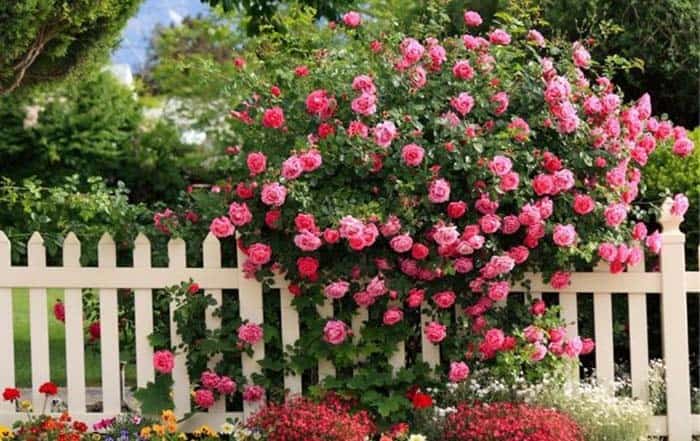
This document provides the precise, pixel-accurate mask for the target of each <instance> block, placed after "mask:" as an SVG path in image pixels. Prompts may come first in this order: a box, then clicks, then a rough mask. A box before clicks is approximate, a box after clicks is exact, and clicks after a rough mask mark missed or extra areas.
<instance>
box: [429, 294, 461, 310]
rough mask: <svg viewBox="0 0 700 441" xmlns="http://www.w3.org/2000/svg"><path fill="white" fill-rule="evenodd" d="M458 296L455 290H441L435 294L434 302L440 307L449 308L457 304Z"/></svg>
mask: <svg viewBox="0 0 700 441" xmlns="http://www.w3.org/2000/svg"><path fill="white" fill-rule="evenodd" d="M456 298H457V296H456V295H455V293H454V291H441V292H438V293H435V294H434V295H433V302H434V303H435V304H436V305H437V307H438V308H440V309H447V308H450V307H452V305H454V304H455V299H456Z"/></svg>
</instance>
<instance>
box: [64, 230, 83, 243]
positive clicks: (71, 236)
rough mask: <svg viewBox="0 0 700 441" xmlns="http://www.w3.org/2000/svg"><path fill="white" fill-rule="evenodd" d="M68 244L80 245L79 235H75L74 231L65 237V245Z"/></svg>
mask: <svg viewBox="0 0 700 441" xmlns="http://www.w3.org/2000/svg"><path fill="white" fill-rule="evenodd" d="M66 245H80V240H79V239H78V236H76V235H75V233H73V232H72V231H71V232H69V233H68V234H66V238H65V239H63V246H66Z"/></svg>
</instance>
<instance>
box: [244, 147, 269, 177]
mask: <svg viewBox="0 0 700 441" xmlns="http://www.w3.org/2000/svg"><path fill="white" fill-rule="evenodd" d="M246 165H248V170H250V175H251V176H255V175H259V174H260V173H262V172H264V171H265V168H266V167H267V156H265V154H263V153H261V152H253V153H249V154H248V158H247V159H246Z"/></svg>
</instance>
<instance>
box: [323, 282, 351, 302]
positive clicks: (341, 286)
mask: <svg viewBox="0 0 700 441" xmlns="http://www.w3.org/2000/svg"><path fill="white" fill-rule="evenodd" d="M349 289H350V284H349V283H348V282H346V281H344V280H338V281H337V282H333V283H330V284H328V285H326V287H325V288H324V289H323V294H325V296H326V297H328V298H329V299H340V298H343V296H345V294H346V293H347V292H348V290H349Z"/></svg>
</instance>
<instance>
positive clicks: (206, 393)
mask: <svg viewBox="0 0 700 441" xmlns="http://www.w3.org/2000/svg"><path fill="white" fill-rule="evenodd" d="M194 402H195V403H197V407H199V408H200V409H209V408H210V407H212V406H213V405H214V402H215V400H214V393H213V392H212V391H210V390H208V389H198V390H197V391H196V392H195V393H194Z"/></svg>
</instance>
